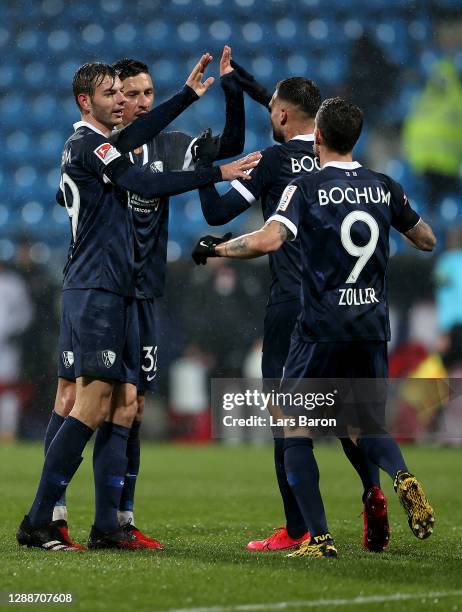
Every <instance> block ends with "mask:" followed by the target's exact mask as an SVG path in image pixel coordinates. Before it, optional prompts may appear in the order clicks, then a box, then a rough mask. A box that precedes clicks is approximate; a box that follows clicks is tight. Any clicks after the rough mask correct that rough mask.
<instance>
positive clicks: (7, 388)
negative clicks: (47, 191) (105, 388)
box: [0, 263, 35, 441]
mask: <svg viewBox="0 0 462 612" xmlns="http://www.w3.org/2000/svg"><path fill="white" fill-rule="evenodd" d="M32 316H33V306H32V302H31V299H30V296H29V292H28V290H27V286H26V284H25V283H24V281H23V280H22V278H21V277H20V275H19V274H17V273H16V272H14V271H13V270H9V269H7V268H6V267H5V266H4V265H3V264H2V263H0V440H3V441H5V440H12V439H14V438H15V436H16V432H17V427H18V421H19V410H20V403H21V402H20V397H19V394H18V390H17V389H15V388H14V385H15V383H17V382H18V381H19V380H20V377H21V374H22V372H21V350H20V348H19V345H20V339H21V335H23V334H24V333H25V332H26V330H27V328H28V326H29V325H30V323H31V321H32ZM24 346H25V350H28V351H29V352H30V353H31V354H34V350H35V347H34V345H33V343H32V342H30V341H29V338H27V340H26V342H25V343H24Z"/></svg>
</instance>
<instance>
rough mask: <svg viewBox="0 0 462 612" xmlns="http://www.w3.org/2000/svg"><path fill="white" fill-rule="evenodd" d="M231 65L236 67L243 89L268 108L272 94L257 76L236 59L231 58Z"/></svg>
mask: <svg viewBox="0 0 462 612" xmlns="http://www.w3.org/2000/svg"><path fill="white" fill-rule="evenodd" d="M231 66H232V67H233V68H234V71H235V72H236V76H237V78H238V81H239V83H240V84H241V87H242V89H243V90H244V91H245V92H246V93H247V94H249V96H250V97H251V98H252V99H253V100H255V102H258V103H259V104H263V106H265V107H266V108H268V104H269V103H270V102H271V97H272V96H271V94H270V92H269V91H268V90H267V89H266V87H263V85H261V84H260V83H259V82H258V81H256V80H255V78H254V77H253V76H252V75H251V74H250V72H247V70H245V68H243V67H242V66H240V65H239V64H238V63H237V62H235V61H234V60H231Z"/></svg>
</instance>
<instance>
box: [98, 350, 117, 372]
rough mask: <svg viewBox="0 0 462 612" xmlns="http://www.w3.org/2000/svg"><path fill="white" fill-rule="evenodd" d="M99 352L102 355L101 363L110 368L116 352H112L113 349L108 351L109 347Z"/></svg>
mask: <svg viewBox="0 0 462 612" xmlns="http://www.w3.org/2000/svg"><path fill="white" fill-rule="evenodd" d="M101 354H102V356H103V363H104V365H105V366H106V367H107V368H110V367H111V366H113V365H114V361H115V360H116V354H115V353H114V351H110V350H109V349H107V350H105V351H103V352H102V353H101Z"/></svg>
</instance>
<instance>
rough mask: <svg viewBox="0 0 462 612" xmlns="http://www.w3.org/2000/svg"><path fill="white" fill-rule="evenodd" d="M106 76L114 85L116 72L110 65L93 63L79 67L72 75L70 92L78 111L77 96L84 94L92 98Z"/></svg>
mask: <svg viewBox="0 0 462 612" xmlns="http://www.w3.org/2000/svg"><path fill="white" fill-rule="evenodd" d="M107 76H108V77H110V78H111V79H112V82H113V83H114V80H115V78H116V76H117V72H116V71H115V70H114V68H113V67H112V66H111V65H110V64H103V63H101V62H94V63H92V64H84V65H83V66H80V68H79V69H78V70H77V72H76V73H75V74H74V78H73V80H72V91H73V93H74V98H75V102H76V104H77V106H78V107H79V109H80V104H79V101H78V96H79V95H80V94H82V93H85V94H89V96H90V97H92V96H93V95H94V93H95V90H96V88H97V87H98V85H101V83H102V82H103V81H104V78H105V77H107Z"/></svg>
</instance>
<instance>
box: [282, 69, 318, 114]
mask: <svg viewBox="0 0 462 612" xmlns="http://www.w3.org/2000/svg"><path fill="white" fill-rule="evenodd" d="M276 90H277V97H278V98H279V99H281V100H285V101H286V102H290V103H291V104H293V105H294V106H297V107H298V108H299V109H300V110H301V111H302V112H303V113H305V114H306V115H307V116H308V117H310V118H312V119H314V118H315V116H316V113H317V112H318V109H319V107H320V105H321V92H320V91H319V89H318V87H317V85H316V84H315V83H314V82H313V81H311V80H310V79H305V78H304V77H290V78H289V79H284V80H283V81H279V83H278V84H277V85H276Z"/></svg>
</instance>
